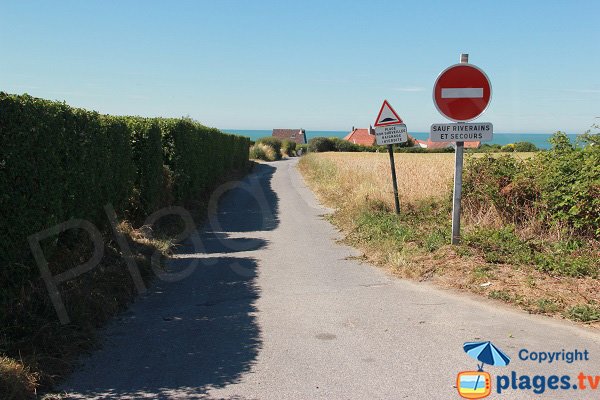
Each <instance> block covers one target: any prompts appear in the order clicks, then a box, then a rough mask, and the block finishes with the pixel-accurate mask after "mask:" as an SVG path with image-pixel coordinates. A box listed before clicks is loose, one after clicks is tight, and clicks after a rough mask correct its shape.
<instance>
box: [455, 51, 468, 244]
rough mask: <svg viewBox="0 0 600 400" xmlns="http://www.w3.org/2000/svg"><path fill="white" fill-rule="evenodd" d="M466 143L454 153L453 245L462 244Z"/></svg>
mask: <svg viewBox="0 0 600 400" xmlns="http://www.w3.org/2000/svg"><path fill="white" fill-rule="evenodd" d="M460 62H461V63H464V64H467V63H468V62H469V55H468V54H461V55H460ZM464 149H465V142H456V150H455V153H454V156H455V157H454V194H453V196H452V241H451V243H452V244H460V202H461V200H462V172H463V158H464Z"/></svg>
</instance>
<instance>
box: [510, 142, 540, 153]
mask: <svg viewBox="0 0 600 400" xmlns="http://www.w3.org/2000/svg"><path fill="white" fill-rule="evenodd" d="M538 150H539V149H538V148H537V146H536V145H535V144H533V143H530V142H517V143H515V147H514V151H519V152H531V151H538Z"/></svg>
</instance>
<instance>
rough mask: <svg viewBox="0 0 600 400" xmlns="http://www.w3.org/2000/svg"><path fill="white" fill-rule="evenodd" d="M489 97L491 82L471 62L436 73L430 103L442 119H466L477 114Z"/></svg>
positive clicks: (480, 112) (462, 120) (481, 111)
mask: <svg viewBox="0 0 600 400" xmlns="http://www.w3.org/2000/svg"><path fill="white" fill-rule="evenodd" d="M491 98H492V85H491V83H490V80H489V79H488V77H487V75H486V74H485V72H483V71H482V70H480V69H479V68H477V67H476V66H474V65H472V64H455V65H452V66H450V67H448V68H446V69H445V70H444V71H442V73H441V74H440V76H438V78H437V80H436V81H435V85H434V86H433V103H434V104H435V106H436V107H437V109H438V111H439V112H440V113H441V114H442V115H443V116H445V117H446V118H448V119H450V120H452V121H456V122H466V121H470V120H472V119H475V118H477V117H478V116H480V115H481V114H482V113H483V112H484V111H485V109H486V108H487V106H488V104H489V103H490V99H491Z"/></svg>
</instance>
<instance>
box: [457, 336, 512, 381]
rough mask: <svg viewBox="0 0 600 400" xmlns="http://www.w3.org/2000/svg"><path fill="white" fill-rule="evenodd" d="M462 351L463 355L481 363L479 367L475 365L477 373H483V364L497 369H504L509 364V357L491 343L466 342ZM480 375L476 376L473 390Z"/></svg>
mask: <svg viewBox="0 0 600 400" xmlns="http://www.w3.org/2000/svg"><path fill="white" fill-rule="evenodd" d="M463 349H464V350H465V353H467V354H468V355H470V356H471V357H473V358H474V359H476V360H477V361H481V365H477V369H478V370H479V371H483V364H489V365H494V366H498V367H505V366H507V365H508V364H509V363H510V357H509V356H507V355H506V354H504V353H503V352H502V350H500V349H499V348H497V347H496V346H494V345H493V344H492V342H490V341H487V342H467V343H465V344H463ZM479 378H480V375H478V376H477V381H475V388H476V387H477V384H478V383H479Z"/></svg>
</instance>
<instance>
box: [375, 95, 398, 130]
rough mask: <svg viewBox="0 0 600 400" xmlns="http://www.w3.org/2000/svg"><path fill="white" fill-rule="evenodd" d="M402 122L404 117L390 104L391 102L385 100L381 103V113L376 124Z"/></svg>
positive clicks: (385, 124) (383, 124)
mask: <svg viewBox="0 0 600 400" xmlns="http://www.w3.org/2000/svg"><path fill="white" fill-rule="evenodd" d="M401 123H402V118H400V117H399V116H398V114H396V111H394V109H393V108H392V106H390V103H388V101H387V100H384V101H383V104H382V105H381V110H379V115H377V119H376V120H375V126H387V125H396V124H401Z"/></svg>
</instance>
